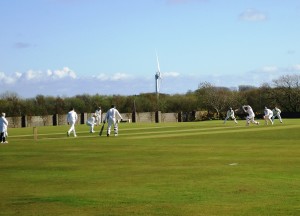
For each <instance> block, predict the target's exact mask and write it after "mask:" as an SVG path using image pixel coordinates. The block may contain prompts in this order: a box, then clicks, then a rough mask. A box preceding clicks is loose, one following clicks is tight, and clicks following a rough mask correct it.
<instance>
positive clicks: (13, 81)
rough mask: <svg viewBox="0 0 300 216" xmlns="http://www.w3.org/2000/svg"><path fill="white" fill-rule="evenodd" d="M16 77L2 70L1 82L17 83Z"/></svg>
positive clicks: (0, 73) (0, 74)
mask: <svg viewBox="0 0 300 216" xmlns="http://www.w3.org/2000/svg"><path fill="white" fill-rule="evenodd" d="M15 81H16V80H15V79H14V78H13V77H10V76H7V75H6V74H5V73H3V72H0V82H1V83H4V84H9V85H10V84H13V83H15Z"/></svg>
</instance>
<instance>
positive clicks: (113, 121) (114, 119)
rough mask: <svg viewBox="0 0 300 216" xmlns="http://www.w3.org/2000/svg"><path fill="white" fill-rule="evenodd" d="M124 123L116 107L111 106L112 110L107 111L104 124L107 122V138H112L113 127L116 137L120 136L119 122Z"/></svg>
mask: <svg viewBox="0 0 300 216" xmlns="http://www.w3.org/2000/svg"><path fill="white" fill-rule="evenodd" d="M119 119H120V120H121V121H122V119H123V118H122V116H121V114H120V113H119V111H118V110H117V109H116V107H115V105H111V108H110V109H109V110H108V111H107V113H106V115H105V118H104V121H103V123H105V122H107V134H106V135H107V136H108V137H109V136H110V132H111V127H112V126H113V127H114V135H115V136H118V132H119V129H118V120H119Z"/></svg>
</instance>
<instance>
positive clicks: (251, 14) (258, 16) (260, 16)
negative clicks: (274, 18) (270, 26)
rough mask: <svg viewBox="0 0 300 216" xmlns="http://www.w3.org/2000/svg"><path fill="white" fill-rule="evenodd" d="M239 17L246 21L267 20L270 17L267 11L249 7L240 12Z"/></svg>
mask: <svg viewBox="0 0 300 216" xmlns="http://www.w3.org/2000/svg"><path fill="white" fill-rule="evenodd" d="M239 19H240V20H245V21H265V20H267V19H268V17H267V15H266V14H265V13H262V12H260V11H258V10H255V9H247V10H246V11H244V12H242V13H241V14H240V16H239Z"/></svg>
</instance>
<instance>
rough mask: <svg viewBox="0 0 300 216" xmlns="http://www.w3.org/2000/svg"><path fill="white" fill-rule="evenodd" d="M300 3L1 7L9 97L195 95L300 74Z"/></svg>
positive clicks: (11, 0)
mask: <svg viewBox="0 0 300 216" xmlns="http://www.w3.org/2000/svg"><path fill="white" fill-rule="evenodd" d="M299 23H300V1H298V0H240V1H236V0H222V1H221V0H26V1H23V0H0V27H1V30H0V31H1V34H0V82H1V90H0V94H1V93H4V92H7V91H10V92H16V93H17V94H18V95H19V96H21V97H35V96H36V95H37V94H44V95H51V96H74V95H77V94H86V93H87V94H96V93H98V94H105V95H112V94H120V95H134V94H140V93H146V92H154V91H155V79H154V76H155V73H156V71H157V63H156V53H157V55H158V58H159V62H160V69H161V73H162V82H161V88H160V91H161V92H162V93H167V94H176V93H179V94H185V93H186V92H187V91H189V90H192V91H194V90H196V89H197V88H198V85H199V84H200V83H202V82H210V83H212V84H213V85H216V86H226V87H238V86H239V85H253V86H260V85H261V84H263V83H269V84H272V80H274V79H277V78H279V77H280V76H281V75H286V74H299V73H300V43H299V38H300V27H299Z"/></svg>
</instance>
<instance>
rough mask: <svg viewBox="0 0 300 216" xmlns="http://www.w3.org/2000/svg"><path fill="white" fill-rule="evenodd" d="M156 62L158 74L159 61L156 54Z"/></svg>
mask: <svg viewBox="0 0 300 216" xmlns="http://www.w3.org/2000/svg"><path fill="white" fill-rule="evenodd" d="M156 61H157V72H159V74H160V66H159V60H158V55H157V53H156Z"/></svg>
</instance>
